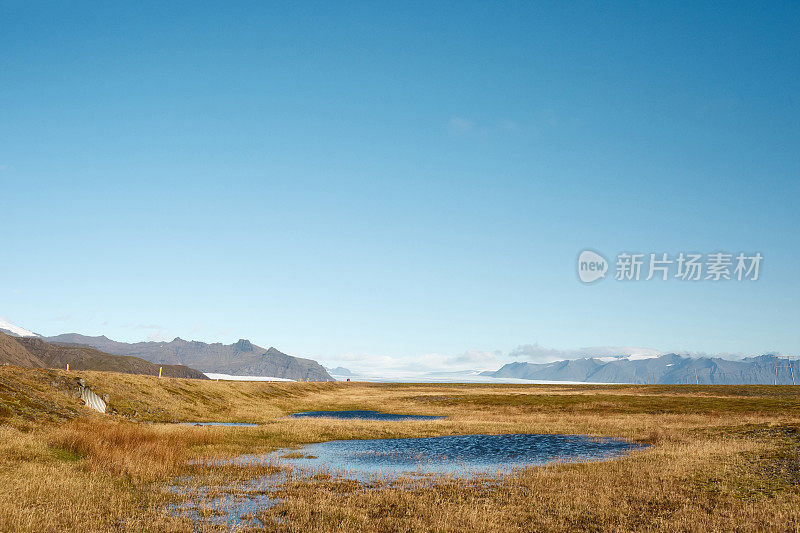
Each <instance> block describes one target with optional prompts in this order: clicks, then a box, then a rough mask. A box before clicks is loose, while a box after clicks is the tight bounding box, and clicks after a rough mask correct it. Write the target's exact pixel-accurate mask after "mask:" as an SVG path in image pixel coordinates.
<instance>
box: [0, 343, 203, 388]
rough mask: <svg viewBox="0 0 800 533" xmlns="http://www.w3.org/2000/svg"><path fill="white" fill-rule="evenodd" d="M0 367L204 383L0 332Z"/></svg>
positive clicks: (176, 370) (179, 370) (190, 372)
mask: <svg viewBox="0 0 800 533" xmlns="http://www.w3.org/2000/svg"><path fill="white" fill-rule="evenodd" d="M0 363H5V364H10V365H14V366H22V367H26V368H62V369H63V368H66V366H67V364H69V367H70V370H101V371H107V372H122V373H125V374H145V375H150V376H157V375H158V370H159V367H160V366H163V371H162V376H164V377H172V378H190V379H208V378H206V376H205V375H204V374H203V373H202V372H198V371H197V370H194V369H193V368H189V367H186V366H183V365H156V364H153V363H151V362H149V361H145V360H144V359H140V358H138V357H131V356H120V355H111V354H107V353H103V352H101V351H99V350H96V349H94V348H89V347H86V346H70V345H61V344H51V343H49V342H45V341H43V340H42V339H39V338H36V337H13V338H12V337H10V336H8V335H6V334H4V333H1V332H0Z"/></svg>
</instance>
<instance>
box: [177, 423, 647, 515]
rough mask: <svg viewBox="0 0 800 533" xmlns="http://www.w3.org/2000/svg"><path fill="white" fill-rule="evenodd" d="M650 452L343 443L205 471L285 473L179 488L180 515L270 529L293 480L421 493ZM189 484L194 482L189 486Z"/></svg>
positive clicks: (571, 444)
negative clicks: (269, 517)
mask: <svg viewBox="0 0 800 533" xmlns="http://www.w3.org/2000/svg"><path fill="white" fill-rule="evenodd" d="M645 447H647V445H644V444H635V443H630V442H627V441H623V440H620V439H614V438H596V437H589V436H586V435H548V434H512V435H453V436H444V437H424V438H404V439H370V440H340V441H328V442H321V443H316V444H308V445H306V446H303V447H301V448H299V449H296V450H288V449H282V450H277V451H275V452H272V453H268V454H248V455H241V456H239V457H236V458H234V459H231V460H224V461H220V460H212V461H209V462H207V463H206V464H207V465H209V466H213V465H218V466H222V465H228V466H229V465H239V466H241V467H248V466H254V465H273V466H280V467H282V468H283V470H282V471H281V472H279V473H277V474H270V475H267V476H262V477H258V478H255V479H251V480H249V481H247V482H243V483H238V484H235V485H232V486H227V487H215V488H214V490H213V491H212V490H208V489H207V488H205V487H195V488H192V487H191V483H188V484H181V485H180V486H174V487H173V488H172V490H173V491H174V492H175V493H179V494H187V495H189V498H188V500H187V501H186V502H184V503H183V504H180V505H177V506H174V507H173V508H172V511H173V512H175V513H176V514H181V515H184V516H189V517H190V518H192V519H193V520H194V521H195V522H196V523H205V524H212V525H218V526H224V527H227V528H232V527H240V526H255V527H265V526H266V525H267V524H262V523H261V522H260V521H259V520H258V518H257V514H258V512H259V511H263V510H264V509H268V508H270V507H273V506H274V505H277V504H279V503H280V502H281V501H282V500H281V498H280V494H279V493H280V490H281V487H283V486H284V484H285V483H287V482H289V481H291V480H297V481H303V480H305V481H308V482H318V481H319V480H331V481H333V480H337V479H339V480H347V479H350V480H355V482H356V483H357V486H359V487H360V489H363V490H380V488H381V487H388V486H393V485H395V484H400V485H408V486H420V485H419V484H420V483H422V484H430V483H435V482H437V480H443V479H447V478H449V479H453V480H465V481H467V482H469V483H483V484H486V483H500V482H501V478H502V476H504V475H507V474H511V473H513V472H514V471H515V470H516V469H519V468H525V467H531V466H540V465H544V464H548V463H555V462H589V461H603V460H609V459H614V458H618V457H622V456H624V455H626V454H627V453H629V452H631V451H634V450H639V449H642V448H645ZM185 481H191V480H185Z"/></svg>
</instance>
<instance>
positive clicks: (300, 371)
mask: <svg viewBox="0 0 800 533" xmlns="http://www.w3.org/2000/svg"><path fill="white" fill-rule="evenodd" d="M45 340H47V341H48V342H53V343H58V344H62V345H83V346H91V347H93V348H96V349H98V350H101V351H103V352H107V353H111V354H115V355H131V356H136V357H141V358H142V359H145V360H147V361H150V362H152V363H156V364H177V365H186V366H190V367H192V368H197V369H199V370H201V371H203V372H213V373H219V374H233V375H240V376H272V377H278V378H287V379H293V380H296V381H334V379H333V378H332V377H331V376H330V375H329V374H328V373H327V372H326V371H325V369H324V368H323V367H322V366H321V365H320V364H319V363H317V362H316V361H314V360H312V359H304V358H301V357H293V356H291V355H287V354H285V353H283V352H281V351H279V350H277V349H276V348H273V347H270V348H268V349H264V348H261V347H260V346H256V345H255V344H253V343H251V342H250V341H249V340H247V339H239V341H237V342H235V343H233V344H222V343H219V342H214V343H211V344H208V343H205V342H200V341H187V340H184V339H181V338H180V337H176V338H175V339H173V340H172V341H170V342H157V341H148V342H135V343H127V342H117V341H114V340H111V339H109V338H108V337H106V336H105V335H101V336H99V337H89V336H86V335H80V334H77V333H66V334H64V335H57V336H55V337H47V338H46V339H45Z"/></svg>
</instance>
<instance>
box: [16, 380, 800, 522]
mask: <svg viewBox="0 0 800 533" xmlns="http://www.w3.org/2000/svg"><path fill="white" fill-rule="evenodd" d="M78 376H80V377H83V378H85V379H86V381H87V382H88V384H89V385H90V386H91V387H92V389H93V390H94V391H95V392H98V393H99V394H108V395H109V396H110V402H109V407H110V411H111V413H110V414H106V415H100V414H97V413H92V412H91V411H89V410H88V409H86V408H85V407H83V406H82V404H81V402H80V401H79V400H77V399H75V398H73V397H72V396H70V395H69V394H67V392H66V388H65V387H66V386H67V385H68V384H69V383H71V381H72V380H74V378H76V377H78ZM325 409H372V410H379V411H384V412H394V413H407V414H431V415H446V416H447V417H448V418H447V419H446V420H436V421H408V422H369V421H337V420H326V419H314V420H310V419H301V420H294V419H286V418H284V416H285V415H286V414H288V413H291V412H295V411H304V410H325ZM212 420H213V421H226V422H256V423H259V424H260V425H259V427H255V428H217V427H193V426H180V425H170V424H163V423H162V422H179V421H180V422H186V421H212ZM799 430H800V387H791V386H777V387H775V386H691V385H675V386H668V385H650V386H646V385H645V386H626V385H618V386H589V385H586V386H572V385H525V386H521V385H449V384H448V385H440V384H425V385H417V384H361V383H241V382H238V383H237V382H214V381H194V380H181V379H167V378H164V379H158V378H156V377H150V376H133V375H126V374H116V373H106V372H80V373H76V372H72V373H67V372H63V371H57V370H31V369H21V368H16V367H10V366H5V367H0V467H2V468H0V530H2V531H64V530H82V531H113V530H122V531H192V530H201V531H202V530H213V529H214V528H215V527H216V526H213V525H211V524H208V523H205V522H199V523H193V522H192V521H191V520H190V519H189V518H187V517H186V516H181V515H180V514H177V513H175V512H170V510H169V509H170V506H171V505H181V504H182V502H183V503H185V502H186V500H190V501H191V500H192V499H193V497H192V494H193V493H194V494H196V493H197V491H199V490H200V489H201V488H202V489H203V490H204V491H205V492H204V494H207V495H208V497H209V498H213V497H214V496H218V495H220V494H222V493H224V492H226V491H228V492H231V493H232V494H233V495H234V496H235V495H236V488H235V487H236V486H237V484H241V483H242V482H245V481H247V480H248V479H251V478H257V477H259V476H262V475H264V474H266V473H269V472H272V471H274V468H271V467H270V466H255V465H251V466H244V467H237V466H232V465H225V464H220V465H219V466H211V465H209V464H207V463H205V462H203V461H199V462H198V461H197V460H199V459H209V458H217V459H222V458H228V457H233V456H236V455H238V454H242V453H258V452H269V451H272V450H275V449H279V448H291V447H296V446H298V445H300V444H303V443H310V442H320V441H325V440H332V439H345V438H381V437H411V436H435V435H448V434H467V433H490V434H497V433H576V434H590V435H598V436H611V437H620V438H625V439H629V440H631V441H636V442H645V443H649V444H652V446H651V447H649V448H646V449H644V450H641V451H637V452H634V453H632V454H631V455H629V456H627V457H625V458H622V459H618V460H614V461H608V462H597V463H579V464H578V463H576V464H553V465H550V466H545V467H537V468H529V469H526V470H522V471H519V472H518V473H516V474H515V475H513V476H509V477H506V478H504V479H503V480H502V481H500V482H498V483H477V482H470V481H465V480H458V479H442V480H439V481H437V482H433V483H417V484H412V485H406V486H398V485H397V484H392V483H386V484H385V485H379V486H377V487H375V486H362V485H360V484H358V483H355V482H352V481H343V480H336V479H334V478H329V477H326V476H324V475H321V476H318V477H317V478H315V479H305V478H290V479H289V480H288V481H287V482H286V483H284V484H282V485H281V486H280V487H279V489H278V491H277V493H276V497H278V498H279V500H280V501H279V502H278V503H277V504H276V505H274V506H273V507H271V508H268V509H263V510H261V511H258V512H257V517H258V518H259V519H260V520H261V522H263V523H264V524H266V526H265V527H266V529H268V530H275V531H310V530H319V531H482V532H490V531H709V530H716V531H800V434H799V433H798V431H799ZM175 486H177V487H181V490H179V491H177V492H176V491H175V490H171V487H175ZM376 488H377V489H378V490H376ZM194 500H197V498H196V496H195V497H194ZM197 511H198V512H199V514H200V515H201V516H213V515H214V514H215V513H216V512H217V511H216V510H215V508H214V506H213V504H209V506H208V507H207V508H206V507H205V506H204V505H203V504H202V503H201V504H199V507H198V509H197ZM243 529H247V528H246V527H244V528H243Z"/></svg>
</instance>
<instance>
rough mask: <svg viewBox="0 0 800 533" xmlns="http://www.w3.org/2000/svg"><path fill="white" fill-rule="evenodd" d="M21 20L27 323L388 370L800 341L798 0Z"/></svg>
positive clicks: (12, 100)
mask: <svg viewBox="0 0 800 533" xmlns="http://www.w3.org/2000/svg"><path fill="white" fill-rule="evenodd" d="M0 19H2V20H3V31H2V32H0V231H2V234H3V236H4V239H3V241H4V246H3V252H4V253H3V255H2V261H0V316H4V317H6V318H8V319H9V320H11V321H12V322H14V323H17V324H19V325H22V326H24V327H27V328H29V329H33V330H35V331H37V332H40V333H43V334H57V333H61V332H66V331H77V332H81V333H85V334H106V335H108V336H109V337H112V338H116V339H119V340H126V341H133V340H143V339H146V338H153V339H162V338H167V339H171V338H173V337H175V336H181V337H183V338H190V339H198V340H204V341H223V342H232V341H235V340H236V339H238V338H240V337H244V338H249V339H251V340H252V341H253V342H255V343H257V344H259V345H263V346H269V345H274V346H276V347H278V348H280V349H282V350H284V351H286V352H288V353H293V354H298V355H305V356H308V357H313V358H316V359H319V360H321V361H323V362H327V363H329V364H334V363H337V362H345V363H350V364H352V365H356V366H359V367H361V368H366V367H370V366H375V367H376V368H379V367H382V366H386V367H403V366H406V367H409V368H411V367H419V366H420V365H422V366H425V365H426V364H428V366H431V367H436V368H455V367H472V366H477V367H491V366H493V365H495V364H496V363H498V362H501V361H503V360H507V359H509V358H513V356H512V355H511V354H512V352H514V350H515V349H516V348H517V347H518V346H521V345H540V346H542V347H547V348H553V349H564V350H569V349H575V348H579V347H585V346H645V347H652V348H655V349H659V350H667V351H669V350H688V351H693V352H709V353H716V352H740V353H763V352H765V351H779V352H782V353H788V354H793V355H797V354H798V352H800V335H798V333H797V324H798V322H800V304H799V302H800V281H798V274H799V273H800V271H799V270H798V265H800V237H798V235H799V232H798V222H800V211H799V210H798V200H800V155H799V154H800V150H798V148H800V32H798V31H797V28H798V27H799V25H800V5H799V4H798V3H796V2H789V3H772V2H768V3H756V2H752V3H735V2H731V3H726V4H719V3H713V4H712V3H708V4H705V3H698V2H686V3H664V4H656V3H632V2H631V3H604V4H597V3H569V4H568V3H561V2H552V3H527V2H525V3H507V4H500V3H488V2H486V3H469V2H454V3H435V4H434V3H430V2H419V3H415V2H403V3H396V4H393V5H392V4H389V3H387V2H380V3H376V2H365V3H359V2H342V3H339V4H338V5H337V3H334V2H319V3H314V2H304V3H266V2H252V3H248V2H236V3H229V2H216V3H212V2H186V3H180V2H137V3H108V2H92V3H90V2H75V3H39V2H16V1H13V2H0ZM586 248H591V249H594V250H598V251H601V252H603V253H604V254H605V256H606V257H607V258H609V259H610V260H612V261H613V259H614V258H615V256H616V254H617V253H619V252H622V251H638V252H642V253H650V252H654V253H656V252H658V253H660V252H668V253H670V254H677V253H678V252H681V251H683V252H689V251H697V252H702V253H711V252H716V251H726V252H729V253H738V252H740V251H743V252H748V253H752V252H756V251H758V252H760V253H761V254H762V255H763V256H764V262H763V265H762V272H761V278H760V279H759V280H758V281H756V282H742V283H736V282H721V283H713V282H710V281H709V282H697V283H686V282H679V281H674V280H673V281H668V282H660V281H651V282H644V281H640V282H629V283H623V282H616V281H614V280H613V279H605V280H602V281H600V282H598V283H596V284H592V285H583V284H582V283H580V281H579V280H578V278H577V275H576V264H575V263H576V258H577V255H578V253H579V252H580V251H581V250H583V249H586ZM612 269H613V265H612ZM515 353H516V354H517V357H521V356H522V355H520V354H521V353H522V352H515ZM431 354H434V355H431ZM530 357H531V359H535V358H536V356H534V355H531V356H530ZM431 362H433V363H431Z"/></svg>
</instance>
